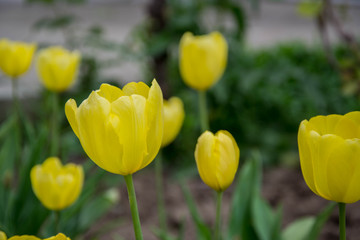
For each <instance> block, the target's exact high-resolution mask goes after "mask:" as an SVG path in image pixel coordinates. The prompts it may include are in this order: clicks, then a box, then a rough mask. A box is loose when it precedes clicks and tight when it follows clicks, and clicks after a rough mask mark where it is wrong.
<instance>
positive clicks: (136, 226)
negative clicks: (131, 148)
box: [124, 174, 143, 240]
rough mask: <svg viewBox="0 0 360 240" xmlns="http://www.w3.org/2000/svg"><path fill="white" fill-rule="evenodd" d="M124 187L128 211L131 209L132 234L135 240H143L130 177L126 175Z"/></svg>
mask: <svg viewBox="0 0 360 240" xmlns="http://www.w3.org/2000/svg"><path fill="white" fill-rule="evenodd" d="M124 178H125V182H126V187H127V190H128V195H129V203H130V209H131V216H132V220H133V226H134V232H135V238H136V240H143V236H142V232H141V224H140V218H139V211H138V207H137V202H136V195H135V189H134V184H133V179H132V175H131V174H130V175H126V176H124Z"/></svg>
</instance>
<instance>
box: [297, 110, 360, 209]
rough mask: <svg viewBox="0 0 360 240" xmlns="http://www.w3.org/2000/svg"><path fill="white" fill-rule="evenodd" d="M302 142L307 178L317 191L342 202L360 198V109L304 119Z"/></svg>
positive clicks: (302, 160) (301, 129)
mask: <svg viewBox="0 0 360 240" xmlns="http://www.w3.org/2000/svg"><path fill="white" fill-rule="evenodd" d="M298 144H299V154H300V164H301V170H302V173H303V176H304V179H305V182H306V184H307V185H308V187H309V188H310V189H311V190H312V191H313V192H314V193H315V194H317V195H319V196H320V197H323V198H325V199H327V200H331V201H336V202H340V203H353V202H356V201H358V200H359V199H360V188H359V182H360V158H359V156H360V112H350V113H348V114H345V115H336V114H333V115H328V116H316V117H313V118H311V119H310V120H309V121H308V120H303V121H302V122H301V123H300V127H299V132H298Z"/></svg>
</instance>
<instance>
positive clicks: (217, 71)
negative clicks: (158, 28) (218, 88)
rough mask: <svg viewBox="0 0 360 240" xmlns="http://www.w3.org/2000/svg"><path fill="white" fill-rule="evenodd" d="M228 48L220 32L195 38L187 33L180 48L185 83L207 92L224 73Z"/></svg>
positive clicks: (181, 67)
mask: <svg viewBox="0 0 360 240" xmlns="http://www.w3.org/2000/svg"><path fill="white" fill-rule="evenodd" d="M227 54H228V46H227V43H226V40H225V38H224V37H223V35H222V34H221V33H219V32H212V33H210V34H208V35H202V36H194V35H193V34H192V33H190V32H186V33H185V34H184V35H183V36H182V38H181V40H180V47H179V57H180V59H179V64H180V73H181V76H182V78H183V80H184V82H185V83H186V84H187V85H188V86H189V87H191V88H194V89H196V90H207V89H208V88H210V87H211V86H212V85H214V84H215V83H216V82H217V81H219V79H220V78H221V76H222V75H223V73H224V70H225V68H226V63H227Z"/></svg>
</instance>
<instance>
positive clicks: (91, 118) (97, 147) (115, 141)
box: [76, 92, 123, 174]
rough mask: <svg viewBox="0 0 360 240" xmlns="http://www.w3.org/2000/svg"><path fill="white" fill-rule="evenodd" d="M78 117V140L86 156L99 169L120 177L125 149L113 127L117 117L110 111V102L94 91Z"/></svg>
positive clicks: (79, 109)
mask: <svg viewBox="0 0 360 240" xmlns="http://www.w3.org/2000/svg"><path fill="white" fill-rule="evenodd" d="M76 117H77V122H78V126H79V136H80V138H79V140H80V143H81V145H82V147H83V148H84V151H85V152H86V153H87V155H88V156H89V157H90V158H91V160H93V161H94V162H95V163H96V164H97V165H98V166H99V167H101V168H103V169H105V170H107V171H109V172H112V173H117V174H119V173H120V172H121V169H122V168H123V166H122V163H121V159H122V151H123V150H122V147H121V145H120V142H119V135H118V133H117V132H116V131H115V128H114V124H115V125H118V124H116V123H117V122H118V117H117V116H115V115H114V114H113V113H112V112H111V103H110V102H109V101H108V100H106V99H105V98H103V97H100V96H99V95H98V94H97V93H96V92H92V93H91V94H90V96H89V98H88V99H86V100H84V101H83V102H82V104H81V105H80V106H79V108H78V112H77V115H76Z"/></svg>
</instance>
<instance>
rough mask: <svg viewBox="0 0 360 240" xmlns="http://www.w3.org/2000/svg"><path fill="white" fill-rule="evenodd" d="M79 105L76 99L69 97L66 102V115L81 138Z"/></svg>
mask: <svg viewBox="0 0 360 240" xmlns="http://www.w3.org/2000/svg"><path fill="white" fill-rule="evenodd" d="M77 110H78V109H77V105H76V102H75V100H74V99H69V100H68V101H67V102H66V104H65V115H66V118H67V119H68V121H69V123H70V126H71V128H72V130H73V131H74V133H75V135H76V136H77V137H78V138H79V126H78V122H77V120H76V112H77Z"/></svg>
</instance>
